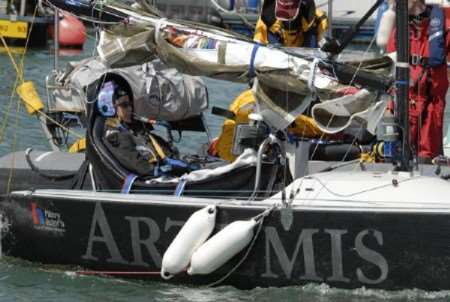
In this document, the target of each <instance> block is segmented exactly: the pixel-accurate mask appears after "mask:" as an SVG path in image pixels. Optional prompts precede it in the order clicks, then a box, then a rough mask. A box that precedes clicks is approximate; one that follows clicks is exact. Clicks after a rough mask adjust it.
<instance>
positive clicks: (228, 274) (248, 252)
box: [206, 206, 275, 287]
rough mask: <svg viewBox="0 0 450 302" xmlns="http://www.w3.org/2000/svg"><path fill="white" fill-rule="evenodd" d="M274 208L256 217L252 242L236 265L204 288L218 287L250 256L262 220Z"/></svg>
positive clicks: (260, 228)
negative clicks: (257, 220) (257, 219)
mask: <svg viewBox="0 0 450 302" xmlns="http://www.w3.org/2000/svg"><path fill="white" fill-rule="evenodd" d="M274 208H275V206H272V207H271V208H268V209H266V210H265V211H264V212H263V213H261V214H259V215H258V216H261V220H260V221H259V222H258V229H257V230H256V233H255V235H254V236H253V239H252V241H251V242H250V244H249V245H248V247H247V250H246V251H245V254H244V255H243V256H242V258H241V259H240V260H239V261H238V263H236V265H235V266H233V268H232V269H231V270H230V271H229V272H228V273H226V274H225V275H224V276H223V277H222V278H220V279H219V280H217V281H214V282H212V283H210V284H208V285H206V287H214V286H216V285H219V284H220V283H222V282H223V281H225V280H226V279H227V278H228V277H229V276H231V274H232V273H234V272H235V271H236V270H237V269H238V268H239V267H240V266H241V265H242V263H244V261H245V260H246V259H247V257H248V255H249V254H250V251H251V250H252V248H253V246H254V245H255V242H256V240H257V239H258V237H259V234H260V233H261V230H262V226H263V224H264V219H265V218H266V217H267V216H269V214H270V213H271V212H272V211H273V209H274ZM258 216H256V217H258ZM253 219H255V218H253Z"/></svg>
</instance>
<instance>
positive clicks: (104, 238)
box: [81, 202, 128, 264]
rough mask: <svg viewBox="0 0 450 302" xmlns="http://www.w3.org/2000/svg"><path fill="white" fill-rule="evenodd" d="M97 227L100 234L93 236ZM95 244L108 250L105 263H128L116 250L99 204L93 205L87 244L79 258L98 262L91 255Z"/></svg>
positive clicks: (96, 258)
mask: <svg viewBox="0 0 450 302" xmlns="http://www.w3.org/2000/svg"><path fill="white" fill-rule="evenodd" d="M97 225H98V227H99V229H100V232H101V235H100V236H96V235H95V230H96V227H97ZM95 242H101V243H104V244H105V245H106V247H107V248H108V252H109V254H110V255H111V257H110V258H109V259H106V261H107V262H112V263H120V264H127V263H128V262H127V261H125V259H123V257H122V255H121V254H120V252H119V249H118V248H117V244H116V242H115V240H114V237H113V235H112V232H111V229H110V227H109V224H108V221H107V220H106V216H105V212H104V211H103V208H102V206H101V204H100V203H99V202H98V203H96V205H95V210H94V216H93V217H92V222H91V231H90V233H89V242H88V246H87V249H86V253H85V254H84V255H83V256H81V258H83V259H87V260H95V261H98V257H95V256H94V255H92V248H93V245H94V243H95Z"/></svg>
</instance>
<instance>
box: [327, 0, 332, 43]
mask: <svg viewBox="0 0 450 302" xmlns="http://www.w3.org/2000/svg"><path fill="white" fill-rule="evenodd" d="M328 36H329V37H332V36H333V0H328Z"/></svg>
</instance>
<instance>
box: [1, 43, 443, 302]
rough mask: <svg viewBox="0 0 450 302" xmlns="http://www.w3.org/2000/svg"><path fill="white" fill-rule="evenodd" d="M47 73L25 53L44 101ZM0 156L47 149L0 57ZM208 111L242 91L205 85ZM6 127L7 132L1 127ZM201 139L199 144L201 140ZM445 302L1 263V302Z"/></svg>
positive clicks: (407, 294)
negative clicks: (14, 94) (195, 283)
mask: <svg viewBox="0 0 450 302" xmlns="http://www.w3.org/2000/svg"><path fill="white" fill-rule="evenodd" d="M92 45H93V42H92V41H91V42H90V45H88V47H87V48H86V49H87V50H86V51H84V52H83V53H82V54H80V55H79V56H75V57H66V58H62V59H61V62H60V65H61V66H62V65H63V64H65V63H66V62H68V61H71V60H77V59H79V58H81V57H83V56H87V55H89V54H90V53H91V52H92V49H93V47H92ZM51 69H52V58H51V54H50V53H49V52H48V51H30V52H29V53H28V55H27V56H26V69H25V79H27V80H33V81H34V83H35V84H36V86H37V89H38V91H39V93H40V95H41V96H42V98H44V97H45V88H44V83H45V80H44V79H45V75H46V74H48V73H49V72H50V71H51ZM0 79H1V81H0V91H1V93H0V108H1V111H0V117H1V119H0V127H1V128H0V138H3V139H2V140H1V142H0V155H4V154H7V153H8V152H11V151H13V150H24V149H25V148H27V147H30V146H33V147H34V148H35V149H41V150H47V149H49V146H48V144H47V142H46V139H45V136H44V135H43V133H42V131H41V128H40V124H39V123H38V121H37V119H36V118H30V117H29V116H28V115H27V114H26V112H25V110H24V108H23V107H19V110H17V108H18V107H17V98H14V99H13V102H11V103H10V97H9V95H10V94H11V91H12V87H13V84H14V80H15V72H14V69H13V68H12V66H11V64H10V62H9V59H8V57H7V56H6V55H5V54H0ZM206 81H207V84H208V87H209V92H210V99H211V106H213V105H218V106H222V107H226V106H227V104H228V103H229V101H230V100H232V99H233V98H234V97H236V96H237V95H238V94H239V93H240V92H241V91H242V90H244V89H245V88H246V86H245V85H238V84H232V83H228V82H221V81H214V80H206ZM207 120H208V123H209V125H210V130H211V132H212V134H213V135H217V134H218V133H219V131H220V127H221V124H222V121H223V119H222V118H219V117H216V116H211V115H207ZM4 124H5V125H7V128H6V130H4V129H3V125H4ZM203 139H204V138H203ZM188 141H190V144H188V146H187V148H188V149H194V147H198V145H199V143H201V142H202V140H201V139H198V140H197V139H195V140H188ZM96 300H97V301H133V302H138V301H196V302H197V301H199V302H207V301H305V302H309V301H323V302H327V301H337V302H340V301H342V302H344V301H345V302H347V301H350V302H359V301H361V302H362V301H385V300H388V301H424V300H425V301H449V300H450V291H440V292H426V291H421V290H414V289H413V290H403V291H395V292H389V291H382V290H368V289H364V288H362V289H355V290H342V289H335V288H330V287H328V286H327V285H325V284H307V285H304V286H300V285H299V286H291V287H286V288H256V289H253V290H249V291H242V290H237V289H235V288H233V287H228V286H223V287H217V288H196V287H189V286H180V285H177V286H175V285H170V284H166V283H162V282H161V283H159V282H142V281H140V282H139V281H125V280H120V279H114V278H101V277H93V276H79V275H76V274H74V273H73V272H71V271H68V270H67V268H58V267H49V266H43V265H40V264H35V263H29V262H26V261H23V260H19V259H14V258H10V257H3V258H2V259H0V301H24V302H25V301H61V302H70V301H96Z"/></svg>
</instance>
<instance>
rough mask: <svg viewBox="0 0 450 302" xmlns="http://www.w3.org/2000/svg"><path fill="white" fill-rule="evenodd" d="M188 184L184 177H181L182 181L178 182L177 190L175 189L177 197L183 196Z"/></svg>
mask: <svg viewBox="0 0 450 302" xmlns="http://www.w3.org/2000/svg"><path fill="white" fill-rule="evenodd" d="M186 183H187V181H186V179H184V177H180V181H179V182H178V185H177V188H176V189H175V194H174V195H175V196H177V197H180V196H181V195H182V194H183V192H184V188H185V187H186Z"/></svg>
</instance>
